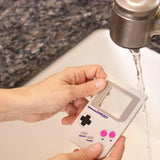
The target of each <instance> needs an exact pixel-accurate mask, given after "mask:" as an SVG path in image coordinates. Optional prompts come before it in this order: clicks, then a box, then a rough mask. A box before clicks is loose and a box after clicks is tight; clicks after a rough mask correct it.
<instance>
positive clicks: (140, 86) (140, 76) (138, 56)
mask: <svg viewBox="0 0 160 160" xmlns="http://www.w3.org/2000/svg"><path fill="white" fill-rule="evenodd" d="M130 52H131V53H132V54H133V60H134V63H135V66H136V70H137V79H138V84H137V88H138V89H139V91H140V94H141V95H144V94H145V85H144V81H143V73H142V66H141V53H140V50H139V49H134V50H130ZM142 107H143V108H142V109H143V112H144V121H145V134H146V159H145V160H152V156H151V147H150V133H149V125H148V112H147V108H146V103H144V104H143V106H142Z"/></svg>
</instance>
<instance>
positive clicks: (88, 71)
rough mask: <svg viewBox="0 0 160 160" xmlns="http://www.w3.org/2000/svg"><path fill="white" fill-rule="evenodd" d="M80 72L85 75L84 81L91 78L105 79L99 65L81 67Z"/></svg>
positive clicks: (105, 75) (104, 74)
mask: <svg viewBox="0 0 160 160" xmlns="http://www.w3.org/2000/svg"><path fill="white" fill-rule="evenodd" d="M81 70H82V72H83V73H84V74H85V76H86V79H88V80H91V79H93V78H103V79H106V77H107V74H106V73H105V71H104V69H103V68H102V67H101V66H100V65H87V66H82V67H81Z"/></svg>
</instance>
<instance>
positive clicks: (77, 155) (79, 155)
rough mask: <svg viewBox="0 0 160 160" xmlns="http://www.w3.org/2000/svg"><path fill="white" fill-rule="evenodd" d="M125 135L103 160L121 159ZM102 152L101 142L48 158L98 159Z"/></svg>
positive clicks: (70, 159)
mask: <svg viewBox="0 0 160 160" xmlns="http://www.w3.org/2000/svg"><path fill="white" fill-rule="evenodd" d="M124 143H125V137H123V136H122V137H120V138H119V140H118V141H117V142H116V144H115V145H114V148H113V149H112V151H111V153H110V155H109V156H108V157H106V158H103V159H101V160H121V158H122V155H123V151H124ZM101 152H102V146H101V145H100V144H98V143H97V144H94V145H91V146H90V147H88V148H84V149H81V150H76V151H75V152H73V153H61V154H58V155H57V156H55V157H53V158H49V159H48V160H96V159H97V157H98V156H99V155H100V153H101Z"/></svg>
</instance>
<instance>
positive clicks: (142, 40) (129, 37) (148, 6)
mask: <svg viewBox="0 0 160 160" xmlns="http://www.w3.org/2000/svg"><path fill="white" fill-rule="evenodd" d="M159 4H160V0H115V2H114V9H113V12H112V17H111V26H110V36H111V39H112V40H113V41H114V42H115V43H116V44H118V45H119V46H121V47H125V48H129V49H137V48H142V47H144V46H146V45H147V44H148V43H149V42H150V40H151V36H153V35H155V34H158V35H159V34H160V20H158V21H157V13H158V10H159ZM153 24H154V25H153Z"/></svg>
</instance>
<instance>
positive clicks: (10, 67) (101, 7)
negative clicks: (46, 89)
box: [0, 0, 160, 88]
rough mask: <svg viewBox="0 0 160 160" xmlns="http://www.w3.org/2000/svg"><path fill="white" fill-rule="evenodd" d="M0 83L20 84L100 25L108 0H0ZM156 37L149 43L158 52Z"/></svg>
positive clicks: (107, 17)
mask: <svg viewBox="0 0 160 160" xmlns="http://www.w3.org/2000/svg"><path fill="white" fill-rule="evenodd" d="M0 6H1V7H0V87H1V88H12V87H17V86H20V85H22V84H24V83H25V82H26V81H27V80H29V79H30V78H32V77H33V76H34V75H35V74H37V73H39V72H40V71H41V70H42V69H44V68H45V67H46V66H48V65H49V64H50V63H51V62H53V61H54V60H56V59H57V58H58V57H59V56H61V55H63V54H64V53H66V51H68V50H69V49H71V48H72V47H74V46H75V45H76V44H77V43H79V42H80V41H81V40H82V39H84V38H85V37H86V36H88V35H89V34H90V33H91V32H93V31H94V30H96V29H100V28H109V23H110V16H111V10H112V0H91V1H90V0H19V1H18V0H0ZM159 42H160V38H159V37H155V38H154V39H153V40H152V42H151V43H150V44H149V47H150V48H152V49H154V50H156V51H158V52H160V43H159Z"/></svg>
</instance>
